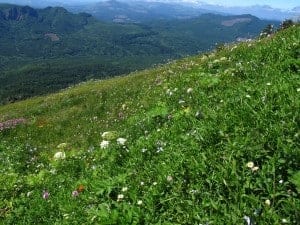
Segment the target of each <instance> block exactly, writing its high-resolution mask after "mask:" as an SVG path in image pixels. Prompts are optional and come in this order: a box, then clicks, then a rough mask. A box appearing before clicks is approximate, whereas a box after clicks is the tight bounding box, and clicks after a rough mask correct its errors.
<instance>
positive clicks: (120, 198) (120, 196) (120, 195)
mask: <svg viewBox="0 0 300 225" xmlns="http://www.w3.org/2000/svg"><path fill="white" fill-rule="evenodd" d="M123 199H124V195H123V194H119V195H118V199H117V201H118V202H119V201H122V200H123Z"/></svg>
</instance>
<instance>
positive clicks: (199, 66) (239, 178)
mask: <svg viewBox="0 0 300 225" xmlns="http://www.w3.org/2000/svg"><path fill="white" fill-rule="evenodd" d="M299 37H300V29H299V26H296V27H293V28H291V29H288V30H284V31H281V32H279V33H277V34H276V35H275V36H272V37H269V38H266V39H262V40H259V41H258V40H257V41H255V42H251V43H243V44H240V45H237V46H229V47H226V48H225V49H224V50H222V51H220V52H212V53H210V54H207V55H199V56H195V57H191V58H186V59H183V60H178V61H174V62H171V63H169V64H166V65H163V66H161V67H158V68H156V69H152V70H145V71H142V72H136V73H133V74H130V75H128V76H125V77H117V78H113V79H109V80H103V81H97V82H87V83H82V84H80V85H78V86H76V87H74V88H69V89H66V90H64V91H61V92H59V93H57V94H53V95H49V96H45V97H36V98H32V99H29V100H26V101H22V102H18V103H14V104H9V105H5V106H1V107H0V121H2V122H4V121H8V120H10V119H15V118H25V119H26V121H27V122H26V123H25V124H22V125H18V126H17V127H15V128H11V129H5V130H3V131H1V132H0V138H1V143H0V158H1V161H0V171H1V172H2V173H0V174H1V175H0V183H1V184H2V185H1V189H0V199H1V201H0V221H1V223H3V224H244V222H245V221H244V219H243V217H245V216H248V217H250V218H251V219H252V220H253V221H255V222H256V223H257V224H283V223H285V222H287V224H299V221H300V198H299V188H300V187H299V182H300V180H299V168H300V151H299V149H300V148H299V147H300V146H299V143H300V142H299V135H300V131H299V127H300V124H299V123H300V119H299V118H300V117H299V112H300V110H299V106H300V98H299V95H300V89H299V88H300V79H299V69H300V64H299V52H300V45H299V44H300V43H299V40H300V39H299ZM107 131H109V132H111V135H109V137H105V138H103V137H102V134H103V133H104V132H107ZM120 137H121V138H125V139H127V141H126V143H125V145H119V144H118V143H117V140H116V139H117V138H120ZM104 139H107V141H109V145H108V147H107V148H105V149H102V148H101V147H100V143H101V142H102V141H103V140H104ZM61 143H66V144H63V145H60V144H61ZM58 145H60V146H58ZM59 151H62V152H64V153H65V155H66V158H65V159H60V160H55V159H54V154H55V153H56V152H59ZM249 162H253V164H254V165H253V166H252V165H250V164H252V163H250V164H249ZM250 167H251V168H250ZM82 187H84V190H83V191H82V190H81V189H82ZM76 189H78V190H79V192H80V193H79V196H77V197H73V196H72V192H73V191H75V190H76ZM44 191H48V192H49V193H50V196H49V198H48V199H47V200H46V199H44V198H43V197H42V195H43V192H44ZM121 194H122V195H123V196H121Z"/></svg>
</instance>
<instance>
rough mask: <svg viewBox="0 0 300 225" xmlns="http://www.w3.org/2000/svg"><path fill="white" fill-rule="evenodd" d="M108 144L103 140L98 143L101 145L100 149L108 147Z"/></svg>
mask: <svg viewBox="0 0 300 225" xmlns="http://www.w3.org/2000/svg"><path fill="white" fill-rule="evenodd" d="M108 145H109V141H105V140H103V141H102V142H101V143H100V147H101V148H102V149H105V148H108Z"/></svg>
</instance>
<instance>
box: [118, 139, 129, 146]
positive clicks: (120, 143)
mask: <svg viewBox="0 0 300 225" xmlns="http://www.w3.org/2000/svg"><path fill="white" fill-rule="evenodd" d="M126 141H127V139H125V138H118V139H117V143H118V144H119V145H125V143H126Z"/></svg>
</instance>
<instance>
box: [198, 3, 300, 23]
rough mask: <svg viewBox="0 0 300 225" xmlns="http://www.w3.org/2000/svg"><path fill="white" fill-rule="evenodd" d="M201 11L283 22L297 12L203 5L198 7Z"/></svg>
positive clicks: (252, 7)
mask: <svg viewBox="0 0 300 225" xmlns="http://www.w3.org/2000/svg"><path fill="white" fill-rule="evenodd" d="M198 7H199V8H201V9H206V10H212V11H217V12H221V13H226V14H233V15H240V14H245V13H249V14H251V15H254V16H256V17H259V18H261V19H268V20H278V21H283V20H285V19H290V18H293V17H295V15H296V12H294V11H288V10H281V9H274V8H272V7H270V6H268V5H254V6H248V7H225V6H221V5H212V4H201V5H198Z"/></svg>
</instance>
